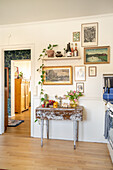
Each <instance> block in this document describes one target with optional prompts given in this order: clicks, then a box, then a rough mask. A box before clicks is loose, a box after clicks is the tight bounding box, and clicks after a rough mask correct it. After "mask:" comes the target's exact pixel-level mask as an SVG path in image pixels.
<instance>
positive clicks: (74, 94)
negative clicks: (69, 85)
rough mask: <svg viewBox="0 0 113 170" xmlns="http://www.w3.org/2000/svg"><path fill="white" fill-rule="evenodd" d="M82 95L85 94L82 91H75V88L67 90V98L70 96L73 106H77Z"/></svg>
mask: <svg viewBox="0 0 113 170" xmlns="http://www.w3.org/2000/svg"><path fill="white" fill-rule="evenodd" d="M80 96H83V94H82V93H81V92H76V91H73V90H70V91H69V92H67V95H65V97H66V98H69V100H70V106H71V107H76V106H77V104H78V98H79V97H80Z"/></svg>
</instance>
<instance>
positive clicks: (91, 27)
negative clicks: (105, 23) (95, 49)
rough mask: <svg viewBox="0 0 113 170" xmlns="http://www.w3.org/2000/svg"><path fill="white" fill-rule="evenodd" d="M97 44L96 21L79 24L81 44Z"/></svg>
mask: <svg viewBox="0 0 113 170" xmlns="http://www.w3.org/2000/svg"><path fill="white" fill-rule="evenodd" d="M97 45H98V22H94V23H86V24H82V25H81V46H82V47H87V46H97Z"/></svg>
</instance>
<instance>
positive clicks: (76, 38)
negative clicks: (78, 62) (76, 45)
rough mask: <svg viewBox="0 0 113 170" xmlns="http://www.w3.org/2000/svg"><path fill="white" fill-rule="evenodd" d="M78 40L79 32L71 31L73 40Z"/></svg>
mask: <svg viewBox="0 0 113 170" xmlns="http://www.w3.org/2000/svg"><path fill="white" fill-rule="evenodd" d="M79 41H80V32H73V42H79Z"/></svg>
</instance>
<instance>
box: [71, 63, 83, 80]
mask: <svg viewBox="0 0 113 170" xmlns="http://www.w3.org/2000/svg"><path fill="white" fill-rule="evenodd" d="M74 73H75V81H86V66H81V65H80V66H75V68H74Z"/></svg>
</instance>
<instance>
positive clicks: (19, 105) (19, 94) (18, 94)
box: [15, 79, 29, 113]
mask: <svg viewBox="0 0 113 170" xmlns="http://www.w3.org/2000/svg"><path fill="white" fill-rule="evenodd" d="M27 109H29V82H28V81H25V80H23V79H15V112H16V113H21V112H22V111H25V110H27Z"/></svg>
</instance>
